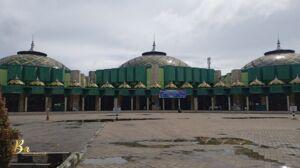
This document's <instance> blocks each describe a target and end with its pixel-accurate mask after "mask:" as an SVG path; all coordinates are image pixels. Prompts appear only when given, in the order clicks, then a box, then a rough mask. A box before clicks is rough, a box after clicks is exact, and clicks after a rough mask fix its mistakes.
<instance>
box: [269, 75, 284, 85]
mask: <svg viewBox="0 0 300 168" xmlns="http://www.w3.org/2000/svg"><path fill="white" fill-rule="evenodd" d="M269 85H284V82H283V81H282V80H279V79H278V78H277V76H275V78H274V79H273V80H272V81H271V82H270V83H269Z"/></svg>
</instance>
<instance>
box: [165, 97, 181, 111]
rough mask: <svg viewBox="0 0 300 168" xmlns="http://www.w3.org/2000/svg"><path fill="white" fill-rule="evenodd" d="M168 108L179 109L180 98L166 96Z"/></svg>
mask: <svg viewBox="0 0 300 168" xmlns="http://www.w3.org/2000/svg"><path fill="white" fill-rule="evenodd" d="M165 109H166V110H178V99H176V98H174V99H172V98H166V99H165Z"/></svg>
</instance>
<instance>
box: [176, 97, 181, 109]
mask: <svg viewBox="0 0 300 168" xmlns="http://www.w3.org/2000/svg"><path fill="white" fill-rule="evenodd" d="M177 103H178V109H181V102H180V98H178V102H177Z"/></svg>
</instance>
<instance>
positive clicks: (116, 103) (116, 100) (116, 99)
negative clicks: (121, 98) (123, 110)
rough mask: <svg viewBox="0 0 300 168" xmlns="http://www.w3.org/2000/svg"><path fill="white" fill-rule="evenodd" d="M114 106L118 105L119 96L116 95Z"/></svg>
mask: <svg viewBox="0 0 300 168" xmlns="http://www.w3.org/2000/svg"><path fill="white" fill-rule="evenodd" d="M114 107H118V97H114Z"/></svg>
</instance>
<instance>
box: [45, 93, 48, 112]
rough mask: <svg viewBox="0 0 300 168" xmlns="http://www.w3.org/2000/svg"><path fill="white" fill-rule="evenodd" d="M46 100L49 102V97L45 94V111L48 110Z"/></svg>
mask: <svg viewBox="0 0 300 168" xmlns="http://www.w3.org/2000/svg"><path fill="white" fill-rule="evenodd" d="M48 102H49V97H48V96H46V97H45V111H49V109H48Z"/></svg>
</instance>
